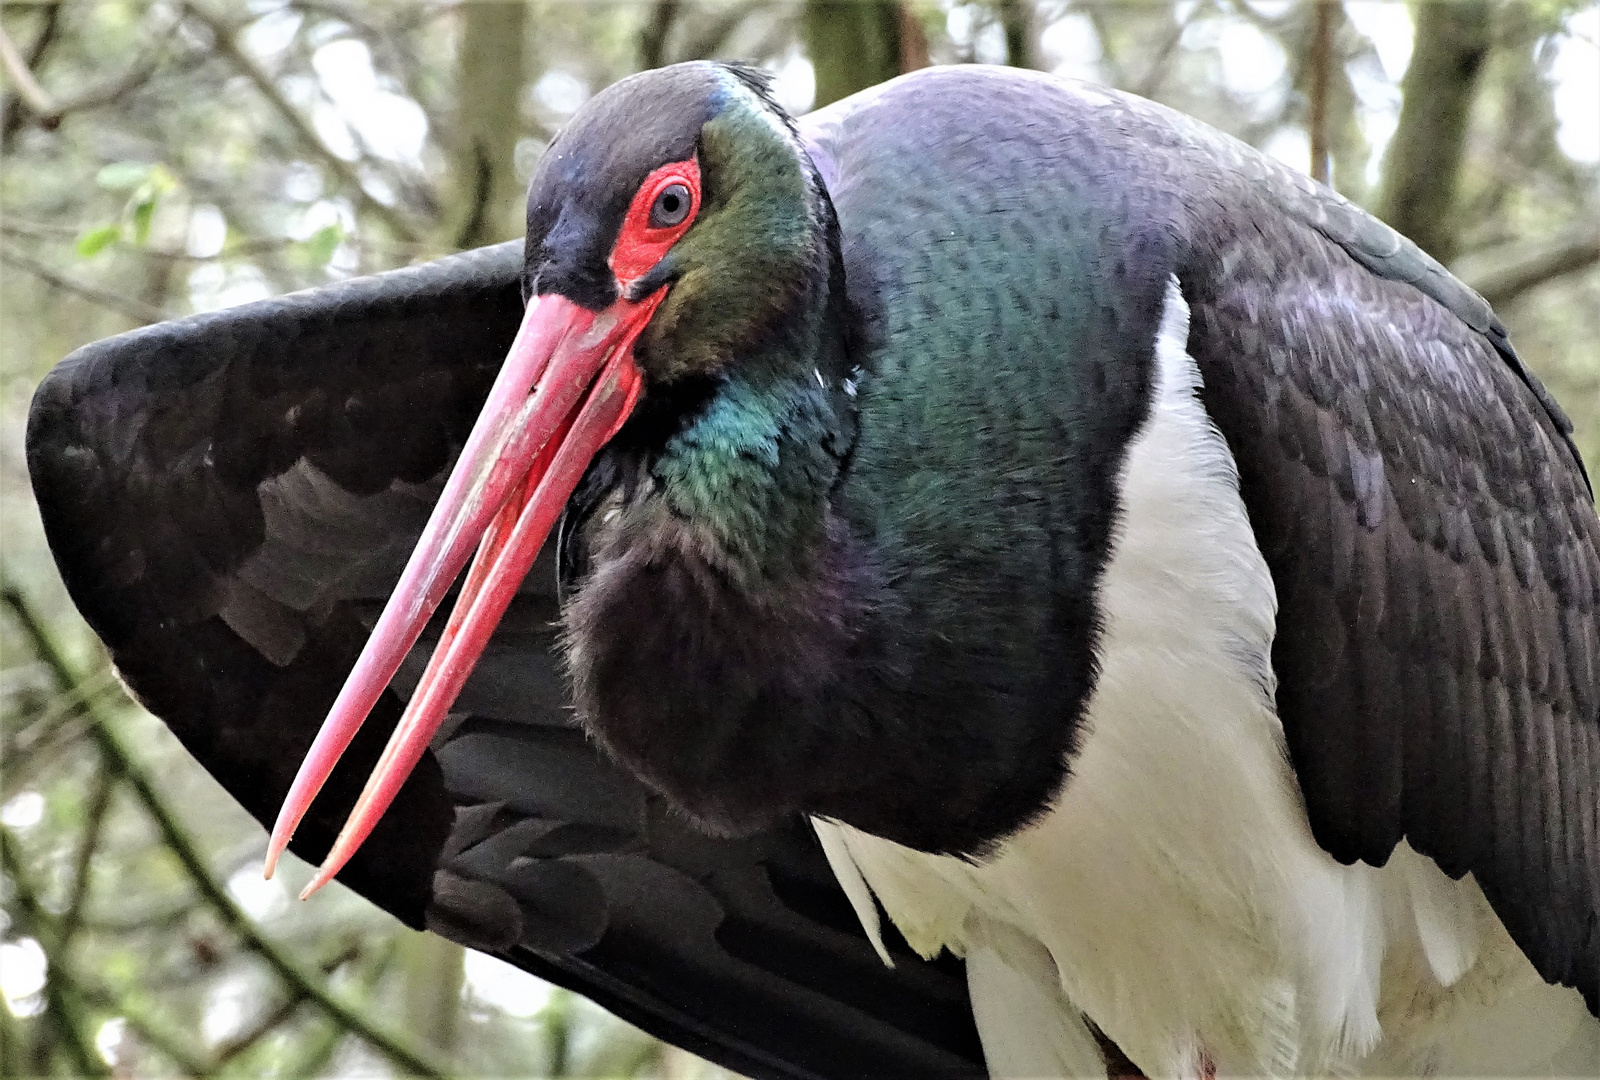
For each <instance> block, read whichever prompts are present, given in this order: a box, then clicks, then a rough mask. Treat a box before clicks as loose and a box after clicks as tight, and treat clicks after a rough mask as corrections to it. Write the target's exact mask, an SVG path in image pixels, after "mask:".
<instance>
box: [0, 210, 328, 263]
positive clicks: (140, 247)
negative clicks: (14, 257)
mask: <svg viewBox="0 0 1600 1080" xmlns="http://www.w3.org/2000/svg"><path fill="white" fill-rule="evenodd" d="M0 234H5V235H9V236H23V237H27V238H28V239H29V240H41V241H43V242H45V243H55V244H66V243H73V242H75V241H76V240H77V238H78V236H79V230H77V229H74V228H70V227H69V226H66V225H44V224H40V223H38V222H33V221H16V220H12V219H8V220H5V221H0ZM297 243H299V241H297V240H291V239H289V238H288V237H273V238H270V239H266V240H243V241H240V242H238V243H235V244H230V245H228V246H227V247H225V248H223V249H222V250H221V251H219V252H217V253H216V254H215V255H190V254H189V253H188V252H187V251H166V250H163V249H161V248H153V247H150V246H148V245H146V244H130V243H128V242H127V241H126V240H113V241H112V242H111V244H110V245H109V246H110V247H112V248H114V249H115V250H117V251H124V252H127V253H128V254H130V255H143V256H145V257H146V258H151V259H171V260H173V261H176V262H198V263H203V262H217V261H220V260H224V259H248V258H253V257H254V256H256V255H265V254H268V253H269V252H274V251H282V250H284V249H285V248H290V247H293V246H294V245H295V244H297Z"/></svg>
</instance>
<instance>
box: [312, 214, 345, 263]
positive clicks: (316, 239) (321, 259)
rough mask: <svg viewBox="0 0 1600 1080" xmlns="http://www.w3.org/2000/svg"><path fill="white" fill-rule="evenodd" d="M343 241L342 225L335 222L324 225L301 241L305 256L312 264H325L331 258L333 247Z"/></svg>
mask: <svg viewBox="0 0 1600 1080" xmlns="http://www.w3.org/2000/svg"><path fill="white" fill-rule="evenodd" d="M342 243H344V226H343V225H340V224H338V223H337V222H335V223H334V224H332V225H324V226H323V227H322V228H320V229H318V230H317V231H316V232H314V233H312V234H311V235H310V236H308V237H307V238H306V239H305V240H304V241H302V242H301V248H302V250H303V251H305V253H306V258H307V259H308V260H310V262H311V265H313V266H326V265H327V264H328V260H329V259H331V258H333V252H334V249H335V248H337V247H338V246H339V245H340V244H342Z"/></svg>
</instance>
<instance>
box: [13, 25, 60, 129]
mask: <svg viewBox="0 0 1600 1080" xmlns="http://www.w3.org/2000/svg"><path fill="white" fill-rule="evenodd" d="M0 66H3V67H4V68H5V70H6V74H7V75H8V76H10V78H11V85H12V86H15V87H16V88H17V96H18V97H19V98H21V99H22V101H23V103H24V104H26V105H27V106H28V108H30V109H32V110H33V114H34V115H35V116H37V117H38V118H39V126H40V127H42V128H44V129H45V130H46V131H54V130H55V129H56V128H57V127H58V126H60V124H61V111H60V109H59V108H57V106H56V103H55V101H54V100H53V99H52V98H51V97H50V95H49V94H47V93H45V92H44V87H42V86H40V85H39V82H38V80H37V79H35V78H34V77H33V72H32V71H29V70H28V62H27V61H26V60H24V59H23V58H22V54H21V53H19V52H18V51H17V47H16V46H15V45H14V44H12V42H11V35H10V34H8V33H6V32H5V28H4V27H0Z"/></svg>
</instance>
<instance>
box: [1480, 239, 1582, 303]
mask: <svg viewBox="0 0 1600 1080" xmlns="http://www.w3.org/2000/svg"><path fill="white" fill-rule="evenodd" d="M1596 262H1600V224H1596V223H1592V222H1591V223H1589V224H1587V225H1584V226H1581V227H1579V228H1576V229H1573V230H1571V231H1570V232H1567V233H1565V234H1563V235H1561V236H1559V237H1557V238H1556V239H1554V240H1549V241H1545V242H1543V243H1537V244H1528V243H1521V242H1518V243H1513V244H1505V245H1502V246H1500V247H1495V248H1491V249H1489V250H1488V251H1482V252H1475V253H1473V254H1472V255H1469V256H1465V257H1463V258H1462V259H1460V260H1459V261H1458V262H1457V263H1456V265H1455V266H1454V267H1453V268H1452V269H1453V270H1454V271H1455V272H1456V273H1457V274H1458V275H1460V277H1461V280H1463V281H1465V282H1466V283H1467V284H1468V285H1470V286H1472V287H1473V288H1474V289H1476V290H1478V292H1479V293H1480V294H1481V295H1482V296H1483V298H1484V299H1485V300H1487V301H1489V303H1490V304H1493V305H1494V306H1496V307H1502V306H1505V305H1507V304H1510V303H1511V302H1512V301H1514V300H1516V299H1517V298H1518V297H1519V296H1521V295H1522V294H1523V293H1526V292H1527V291H1528V290H1530V289H1533V288H1536V287H1537V286H1540V285H1543V284H1544V283H1545V282H1547V281H1551V280H1553V279H1555V278H1558V277H1562V276H1563V275H1566V274H1572V273H1576V272H1578V271H1580V270H1584V269H1587V268H1588V267H1590V266H1593V265H1594V264H1595V263H1596Z"/></svg>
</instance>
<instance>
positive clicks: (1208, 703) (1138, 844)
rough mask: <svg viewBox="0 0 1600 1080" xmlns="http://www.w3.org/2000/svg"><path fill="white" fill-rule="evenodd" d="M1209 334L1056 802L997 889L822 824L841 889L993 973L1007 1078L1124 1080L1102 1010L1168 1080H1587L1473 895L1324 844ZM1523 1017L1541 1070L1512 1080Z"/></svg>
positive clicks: (1144, 469)
mask: <svg viewBox="0 0 1600 1080" xmlns="http://www.w3.org/2000/svg"><path fill="white" fill-rule="evenodd" d="M1188 328H1189V310H1188V305H1187V304H1186V303H1185V302H1184V300H1183V297H1182V295H1181V293H1180V292H1179V290H1178V287H1177V283H1176V281H1174V282H1173V283H1172V284H1171V285H1170V286H1169V289H1168V294H1167V303H1166V308H1165V311H1164V316H1163V320H1162V328H1161V334H1160V338H1159V340H1158V345H1157V356H1158V372H1159V376H1158V377H1159V386H1158V388H1157V390H1156V394H1155V407H1154V408H1153V410H1152V413H1151V416H1150V418H1149V420H1148V421H1147V422H1146V424H1145V426H1144V427H1143V429H1142V430H1141V431H1140V433H1139V435H1138V437H1137V438H1136V439H1135V441H1134V443H1133V444H1132V446H1131V448H1130V452H1129V455H1128V460H1127V463H1126V465H1125V467H1124V468H1125V473H1124V478H1123V485H1122V491H1123V524H1122V526H1121V528H1120V530H1119V532H1118V535H1117V537H1116V538H1115V542H1114V545H1113V549H1112V558H1111V560H1110V563H1109V565H1108V567H1107V570H1106V574H1105V578H1104V581H1103V584H1102V591H1101V598H1100V607H1101V610H1102V612H1103V613H1104V617H1105V628H1104V634H1103V637H1102V639H1101V643H1100V646H1101V647H1100V662H1101V673H1100V676H1099V680H1098V682H1097V684H1096V688H1095V691H1094V694H1093V697H1092V699H1091V701H1090V704H1089V707H1088V713H1087V724H1086V731H1085V736H1084V738H1083V740H1082V745H1081V748H1080V751H1079V753H1078V756H1077V758H1076V760H1075V761H1074V762H1073V766H1072V773H1071V775H1070V777H1069V778H1068V780H1067V781H1066V783H1065V785H1064V787H1063V790H1062V792H1061V795H1060V798H1059V801H1058V803H1057V805H1056V806H1055V807H1054V809H1052V810H1051V811H1050V812H1049V813H1048V814H1047V815H1046V816H1045V817H1044V818H1042V819H1041V820H1040V821H1039V822H1038V823H1037V824H1035V825H1033V826H1031V827H1030V828H1028V829H1027V830H1025V831H1023V832H1022V833H1020V834H1018V835H1016V836H1014V837H1012V838H1011V839H1009V840H1007V841H1006V842H1005V844H1004V845H1002V847H1001V849H1000V850H999V851H998V852H997V853H996V854H995V855H994V856H993V857H991V858H989V859H987V860H985V861H984V862H982V863H981V864H972V863H968V862H964V861H962V860H959V859H954V858H949V857H943V856H933V855H927V854H924V853H921V852H917V851H913V850H911V849H908V848H905V847H902V846H900V845H898V844H894V843H892V842H890V841H886V840H882V839H880V838H878V837H875V836H871V835H869V834H866V833H863V832H860V831H858V830H855V829H852V828H850V827H849V826H845V825H841V824H838V823H835V822H828V821H820V820H819V821H817V822H816V827H817V831H818V834H819V836H820V837H821V838H822V841H823V846H824V849H825V850H826V852H827V854H828V858H829V861H830V862H831V864H832V865H833V867H834V871H835V873H836V874H837V875H838V876H839V878H840V881H841V883H842V884H843V885H844V886H845V889H846V892H847V893H848V894H849V895H850V897H851V900H852V902H853V903H854V904H855V906H856V909H857V911H858V913H859V914H860V915H861V916H862V921H863V924H864V925H865V926H866V928H867V930H868V932H869V934H872V935H873V936H874V937H876V935H877V930H878V927H877V919H878V916H877V911H876V909H875V908H874V907H873V904H872V900H871V897H870V896H869V895H868V892H867V890H868V888H870V890H871V892H872V893H874V894H876V896H877V898H878V900H879V901H880V902H881V903H882V904H883V907H884V910H885V911H886V912H887V913H888V915H889V917H890V918H891V919H892V920H893V921H894V923H895V925H896V926H897V927H899V928H900V930H901V932H902V933H903V934H904V935H905V936H906V938H907V940H908V941H909V942H910V943H911V944H912V946H913V947H914V948H916V949H917V950H919V951H920V952H922V953H924V954H926V955H930V956H931V955H933V954H935V953H937V952H938V951H939V950H940V949H941V948H949V949H952V950H953V951H955V952H956V953H958V954H960V955H963V956H967V957H968V960H969V982H970V983H971V988H972V992H973V996H974V1013H975V1016H976V1018H977V1020H978V1024H979V1031H980V1034H981V1035H982V1036H983V1039H984V1048H985V1053H986V1055H987V1056H988V1058H989V1063H990V1067H991V1070H992V1071H993V1072H995V1073H996V1074H997V1075H1019V1074H1021V1075H1033V1074H1056V1075H1062V1074H1079V1075H1081V1074H1085V1073H1094V1072H1099V1073H1100V1074H1101V1075H1103V1072H1104V1070H1103V1067H1102V1066H1101V1065H1100V1064H1099V1061H1100V1059H1099V1051H1098V1048H1097V1046H1096V1044H1095V1043H1094V1040H1093V1038H1092V1036H1090V1034H1089V1032H1088V1030H1087V1028H1086V1027H1085V1026H1084V1025H1083V1023H1082V1019H1081V1017H1080V1016H1079V1015H1078V1013H1079V1012H1080V1011H1081V1013H1082V1014H1085V1015H1087V1016H1088V1017H1089V1018H1090V1019H1092V1020H1093V1021H1094V1023H1096V1024H1097V1025H1099V1027H1100V1028H1101V1029H1102V1030H1103V1031H1104V1032H1105V1033H1106V1034H1107V1035H1108V1036H1110V1037H1111V1038H1112V1039H1113V1040H1115V1041H1116V1042H1117V1044H1118V1045H1119V1046H1120V1047H1121V1048H1122V1049H1123V1051H1124V1052H1125V1053H1127V1054H1128V1056H1129V1057H1130V1058H1131V1059H1132V1060H1133V1061H1134V1062H1135V1063H1136V1064H1138V1065H1139V1066H1140V1068H1142V1069H1143V1070H1144V1071H1145V1072H1146V1074H1147V1075H1149V1076H1151V1077H1192V1076H1196V1075H1199V1074H1201V1073H1203V1072H1205V1071H1207V1070H1208V1066H1214V1068H1215V1071H1216V1073H1217V1074H1218V1075H1225V1074H1231V1075H1262V1076H1296V1075H1306V1074H1321V1073H1329V1072H1332V1073H1361V1072H1376V1073H1405V1074H1414V1073H1418V1072H1435V1071H1444V1072H1450V1073H1455V1072H1460V1071H1462V1070H1466V1071H1470V1072H1486V1071H1496V1072H1503V1071H1512V1072H1548V1071H1551V1070H1560V1069H1562V1068H1566V1069H1568V1070H1577V1071H1579V1072H1582V1071H1585V1069H1584V1064H1583V1063H1584V1062H1586V1061H1588V1062H1594V1061H1596V1059H1595V1058H1593V1057H1587V1056H1586V1055H1587V1054H1589V1053H1590V1051H1591V1049H1592V1050H1594V1051H1595V1052H1600V1024H1596V1023H1595V1022H1594V1020H1593V1018H1591V1017H1590V1016H1589V1015H1588V1013H1587V1012H1586V1010H1585V1009H1584V1007H1583V1004H1582V1001H1581V999H1579V997H1578V995H1577V994H1576V993H1575V992H1573V991H1566V990H1558V989H1553V988H1548V987H1545V986H1544V984H1543V983H1542V982H1540V981H1539V979H1538V977H1537V976H1536V975H1535V974H1534V972H1533V969H1532V967H1531V965H1530V964H1529V963H1528V962H1527V960H1526V959H1525V958H1524V957H1523V956H1522V954H1521V953H1520V951H1518V950H1517V949H1516V947H1515V946H1514V945H1513V944H1512V943H1511V941H1510V939H1509V937H1508V936H1507V935H1506V933H1505V930H1504V929H1503V927H1502V926H1501V924H1500V922H1499V920H1498V919H1497V918H1496V917H1495V916H1494V914H1493V912H1492V911H1491V910H1490V908H1489V906H1488V904H1487V902H1486V901H1485V900H1484V898H1483V894H1482V892H1481V891H1480V890H1479V889H1478V887H1477V886H1476V885H1475V884H1474V883H1473V882H1472V880H1471V878H1470V877H1469V878H1467V879H1464V880H1463V881H1460V882H1453V881H1451V880H1449V879H1448V878H1447V877H1445V876H1444V874H1443V873H1441V872H1440V871H1439V870H1438V869H1437V867H1435V865H1434V864H1433V862H1432V860H1430V859H1427V858H1424V857H1422V856H1420V855H1418V854H1416V853H1415V852H1413V851H1412V850H1411V849H1410V848H1409V847H1406V846H1405V845H1403V844H1402V845H1401V847H1400V848H1399V849H1398V850H1397V851H1396V852H1395V854H1394V857H1393V858H1392V859H1391V860H1390V862H1389V864H1388V865H1387V866H1386V867H1384V868H1382V869H1374V868H1372V867H1367V866H1362V865H1357V866H1342V865H1340V864H1339V863H1337V862H1335V861H1334V860H1333V859H1332V858H1330V857H1329V856H1328V855H1327V854H1326V853H1325V852H1323V851H1322V849H1321V848H1319V847H1318V846H1317V844H1316V841H1315V840H1314V839H1313V838H1312V835H1311V830H1310V826H1309V823H1308V822H1307V820H1306V814H1305V810H1304V807H1303V805H1302V802H1301V797H1300V792H1299V788H1298V786H1297V784H1296V781H1295V778H1294V775H1293V772H1292V770H1291V769H1290V766H1289V763H1288V760H1287V757H1286V755H1285V751H1284V746H1283V733H1282V728H1281V726H1280V724H1279V722H1278V718H1277V715H1276V712H1275V711H1274V708H1273V691H1274V678H1273V674H1272V669H1271V663H1270V656H1271V645H1272V635H1273V629H1274V621H1275V615H1276V608H1277V599H1276V595H1275V592H1274V590H1273V585H1272V579H1271V576H1270V574H1269V573H1268V570H1267V566H1266V563H1265V561H1264V560H1263V559H1262V557H1261V553H1260V550H1259V549H1258V548H1257V546H1256V543H1255V537H1254V534H1253V533H1252V532H1251V529H1250V525H1249V521H1248V520H1247V517H1246V513H1245V508H1244V504H1243V503H1242V502H1241V501H1240V498H1239V494H1238V480H1237V475H1236V472H1235V467H1234V463H1233V459H1232V456H1231V455H1230V454H1229V452H1228V449H1227V446H1226V444H1225V443H1224V442H1223V440H1222V438H1221V436H1220V434H1219V433H1218V432H1217V431H1216V429H1215V427H1214V426H1213V425H1212V424H1211V422H1210V420H1209V418H1208V417H1207V416H1206V414H1205V411H1204V409H1203V407H1202V406H1201V404H1200V402H1199V401H1198V399H1197V397H1196V390H1197V388H1198V386H1199V382H1200V375H1199V372H1198V370H1197V368H1196V366H1195V364H1194V361H1193V360H1192V359H1191V358H1190V357H1189V355H1188V353H1187V351H1186V343H1187V339H1188ZM1042 983H1043V984H1045V985H1041V984H1042ZM1513 997H1517V998H1519V999H1520V1000H1519V1001H1515V1002H1513V1001H1509V999H1510V998H1513ZM1518 1009H1520V1010H1521V1012H1522V1013H1526V1014H1527V1015H1526V1017H1524V1018H1523V1019H1522V1020H1521V1021H1519V1020H1518V1019H1517V1016H1518ZM1505 1017H1509V1018H1510V1019H1509V1020H1505V1021H1504V1022H1505V1023H1509V1024H1510V1025H1511V1026H1512V1027H1517V1026H1519V1025H1520V1026H1521V1027H1524V1028H1526V1029H1527V1033H1528V1034H1530V1035H1532V1036H1533V1041H1532V1043H1531V1044H1530V1045H1529V1046H1527V1047H1524V1048H1522V1050H1523V1052H1524V1058H1523V1059H1522V1060H1498V1059H1499V1058H1503V1057H1507V1056H1509V1057H1511V1058H1516V1057H1517V1055H1518V1052H1519V1051H1518V1042H1517V1040H1518V1038H1519V1036H1518V1035H1517V1034H1516V1033H1515V1032H1513V1031H1510V1030H1506V1031H1500V1029H1499V1028H1496V1027H1493V1026H1492V1025H1494V1024H1496V1023H1500V1022H1501V1021H1502V1019H1503V1018H1505ZM1486 1025H1490V1026H1486ZM1486 1032H1487V1033H1489V1035H1486V1034H1485V1033H1486ZM1474 1037H1475V1038H1476V1040H1477V1042H1478V1043H1480V1044H1482V1043H1485V1042H1486V1041H1487V1043H1488V1046H1489V1047H1490V1048H1491V1049H1492V1050H1493V1051H1494V1058H1492V1059H1491V1058H1486V1057H1484V1056H1477V1057H1474V1056H1472V1055H1475V1054H1477V1055H1487V1054H1488V1053H1489V1050H1486V1049H1483V1047H1481V1046H1480V1047H1479V1049H1477V1050H1473V1049H1471V1047H1470V1046H1469V1045H1468V1043H1467V1042H1464V1041H1463V1040H1464V1039H1471V1038H1474ZM1574 1038H1576V1039H1577V1040H1578V1041H1577V1042H1573V1041H1572V1040H1573V1039H1574ZM1584 1040H1588V1042H1587V1043H1585V1042H1584ZM1563 1054H1564V1055H1565V1056H1566V1058H1567V1059H1568V1060H1567V1062H1566V1063H1565V1064H1564V1063H1563V1061H1562V1060H1560V1057H1561V1055H1563ZM1463 1055H1466V1056H1465V1057H1463ZM1586 1071H1588V1072H1591V1073H1593V1072H1595V1071H1600V1070H1597V1069H1595V1068H1589V1069H1588V1070H1586Z"/></svg>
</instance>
